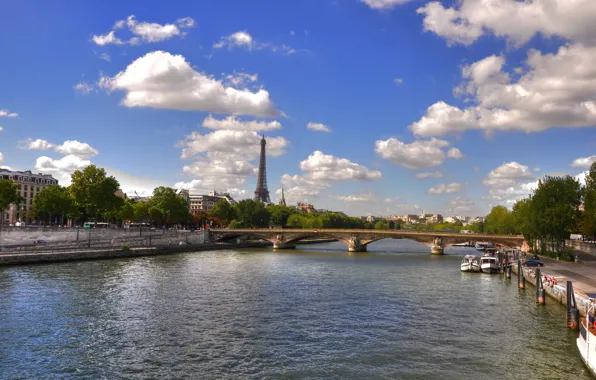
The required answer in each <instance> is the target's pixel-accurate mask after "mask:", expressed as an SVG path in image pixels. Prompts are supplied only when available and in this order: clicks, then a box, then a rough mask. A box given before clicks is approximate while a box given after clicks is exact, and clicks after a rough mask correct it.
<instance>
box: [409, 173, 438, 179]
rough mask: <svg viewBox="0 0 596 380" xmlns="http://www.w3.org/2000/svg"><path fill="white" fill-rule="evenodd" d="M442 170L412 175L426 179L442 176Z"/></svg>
mask: <svg viewBox="0 0 596 380" xmlns="http://www.w3.org/2000/svg"><path fill="white" fill-rule="evenodd" d="M443 176H444V175H443V172H434V173H433V172H422V173H416V175H415V176H414V177H416V178H418V179H427V178H443Z"/></svg>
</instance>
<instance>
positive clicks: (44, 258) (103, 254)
mask: <svg viewBox="0 0 596 380" xmlns="http://www.w3.org/2000/svg"><path fill="white" fill-rule="evenodd" d="M271 245H272V243H270V242H251V243H240V244H216V243H207V244H197V245H188V244H184V245H172V246H165V247H150V248H131V249H129V250H122V249H96V250H94V249H82V250H69V251H63V252H51V253H24V254H8V255H0V266H7V265H27V264H42V263H56V262H64V261H80V260H102V259H116V258H128V257H143V256H157V255H171V254H174V253H184V252H201V251H215V250H226V249H239V248H264V247H270V246H271Z"/></svg>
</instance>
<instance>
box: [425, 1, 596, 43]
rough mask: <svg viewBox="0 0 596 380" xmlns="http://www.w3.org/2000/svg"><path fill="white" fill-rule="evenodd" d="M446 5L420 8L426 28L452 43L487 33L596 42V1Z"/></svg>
mask: <svg viewBox="0 0 596 380" xmlns="http://www.w3.org/2000/svg"><path fill="white" fill-rule="evenodd" d="M456 4H457V5H456V6H454V7H451V8H445V7H444V6H443V5H442V4H441V3H440V2H438V1H433V2H429V3H427V4H426V5H425V6H423V7H421V8H419V9H418V13H420V14H424V29H425V30H426V31H430V32H433V33H435V34H437V35H439V36H441V37H443V38H445V39H446V40H447V41H448V42H449V43H450V44H453V43H459V44H463V45H470V44H472V43H474V42H475V41H476V40H478V38H480V37H481V36H483V35H484V34H485V33H492V34H493V35H495V36H497V37H503V38H506V39H507V40H508V41H509V42H510V43H511V44H513V45H517V46H520V45H522V44H524V43H526V42H528V41H529V40H530V39H531V38H532V37H534V36H535V35H536V34H541V35H542V36H544V37H546V38H549V37H553V36H558V37H561V38H564V39H567V40H570V41H577V42H582V43H584V44H593V43H595V42H596V25H595V24H594V19H596V2H594V1H593V0H548V1H547V0H543V1H529V0H524V1H517V0H489V1H478V0H460V1H458V2H457V3H456Z"/></svg>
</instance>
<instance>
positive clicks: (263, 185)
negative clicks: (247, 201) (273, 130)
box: [254, 134, 271, 203]
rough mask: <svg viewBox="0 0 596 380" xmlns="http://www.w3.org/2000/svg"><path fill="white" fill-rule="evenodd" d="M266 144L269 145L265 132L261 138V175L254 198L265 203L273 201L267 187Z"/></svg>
mask: <svg viewBox="0 0 596 380" xmlns="http://www.w3.org/2000/svg"><path fill="white" fill-rule="evenodd" d="M265 145H267V141H265V134H263V138H262V139H261V158H260V160H259V176H258V177H257V188H256V189H255V196H254V200H255V201H259V202H263V203H271V199H270V198H269V190H268V189H267V164H266V162H265Z"/></svg>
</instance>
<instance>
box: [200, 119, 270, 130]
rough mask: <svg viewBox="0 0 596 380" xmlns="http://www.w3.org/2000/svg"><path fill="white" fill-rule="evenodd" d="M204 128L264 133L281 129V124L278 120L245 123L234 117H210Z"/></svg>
mask: <svg viewBox="0 0 596 380" xmlns="http://www.w3.org/2000/svg"><path fill="white" fill-rule="evenodd" d="M202 125H203V127H205V128H209V129H218V130H219V129H227V130H234V131H254V132H262V131H272V130H276V129H281V127H282V126H281V123H280V122H279V121H277V120H274V121H257V120H249V121H244V120H240V119H238V118H236V117H234V116H228V117H226V118H225V119H215V118H214V117H213V116H211V115H209V116H207V117H206V118H205V120H203V124H202Z"/></svg>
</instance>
